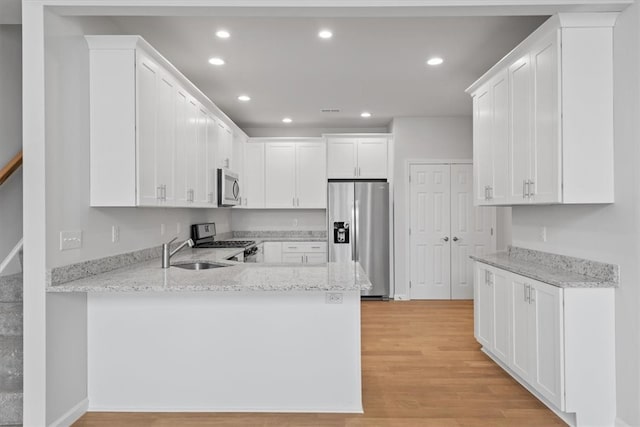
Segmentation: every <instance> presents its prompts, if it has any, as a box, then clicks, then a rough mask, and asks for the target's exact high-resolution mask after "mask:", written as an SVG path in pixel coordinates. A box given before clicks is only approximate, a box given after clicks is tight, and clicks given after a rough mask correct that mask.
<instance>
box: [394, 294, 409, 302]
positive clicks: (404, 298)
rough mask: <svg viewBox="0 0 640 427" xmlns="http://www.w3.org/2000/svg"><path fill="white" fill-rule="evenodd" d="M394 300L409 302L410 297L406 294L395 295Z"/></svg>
mask: <svg viewBox="0 0 640 427" xmlns="http://www.w3.org/2000/svg"><path fill="white" fill-rule="evenodd" d="M393 299H394V300H395V301H409V297H408V296H406V295H404V294H395V295H394V296H393Z"/></svg>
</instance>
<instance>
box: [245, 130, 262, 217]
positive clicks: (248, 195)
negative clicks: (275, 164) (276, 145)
mask: <svg viewBox="0 0 640 427" xmlns="http://www.w3.org/2000/svg"><path fill="white" fill-rule="evenodd" d="M264 145H265V144H264V142H248V143H247V144H245V149H244V174H243V178H242V189H241V192H242V194H244V195H243V196H242V202H243V207H245V208H264V207H265V204H264V200H265V198H264V189H265V185H264V180H265V175H264V164H265V152H264Z"/></svg>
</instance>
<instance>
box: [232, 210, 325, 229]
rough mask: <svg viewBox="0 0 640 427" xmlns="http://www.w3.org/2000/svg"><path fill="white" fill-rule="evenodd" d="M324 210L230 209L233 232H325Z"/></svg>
mask: <svg viewBox="0 0 640 427" xmlns="http://www.w3.org/2000/svg"><path fill="white" fill-rule="evenodd" d="M326 212H327V211H326V210H325V209H232V212H231V228H232V229H233V231H270V230H273V231H280V230H287V231H289V230H297V231H303V230H304V231H308V230H316V231H319V230H326V228H327V219H326Z"/></svg>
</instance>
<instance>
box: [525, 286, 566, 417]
mask: <svg viewBox="0 0 640 427" xmlns="http://www.w3.org/2000/svg"><path fill="white" fill-rule="evenodd" d="M529 285H530V287H531V292H530V295H531V298H530V299H531V301H530V304H529V305H530V311H531V318H530V322H531V324H532V329H533V337H532V338H533V339H532V341H531V343H532V345H531V351H532V355H531V356H532V362H533V363H532V375H531V378H530V380H529V381H530V382H531V384H532V385H533V386H534V387H535V389H536V390H537V391H539V392H540V393H541V394H542V395H543V396H544V397H546V398H547V399H549V400H550V401H551V402H552V403H553V404H555V405H556V406H557V407H559V408H563V405H564V402H563V400H564V399H563V396H564V384H563V379H564V370H563V364H562V360H563V358H564V356H563V346H562V343H563V340H564V339H563V336H562V329H563V327H564V319H563V314H562V289H560V288H557V287H555V286H551V285H547V284H545V283H540V282H537V281H534V280H532V281H530V282H529Z"/></svg>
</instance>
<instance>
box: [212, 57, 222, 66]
mask: <svg viewBox="0 0 640 427" xmlns="http://www.w3.org/2000/svg"><path fill="white" fill-rule="evenodd" d="M209 64H211V65H224V59H222V58H218V57H214V58H210V59H209Z"/></svg>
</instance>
